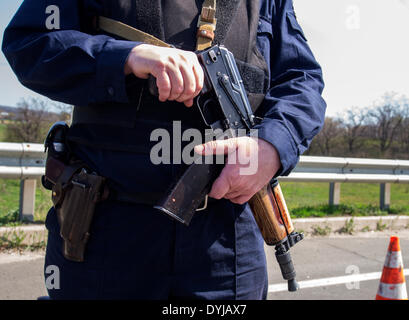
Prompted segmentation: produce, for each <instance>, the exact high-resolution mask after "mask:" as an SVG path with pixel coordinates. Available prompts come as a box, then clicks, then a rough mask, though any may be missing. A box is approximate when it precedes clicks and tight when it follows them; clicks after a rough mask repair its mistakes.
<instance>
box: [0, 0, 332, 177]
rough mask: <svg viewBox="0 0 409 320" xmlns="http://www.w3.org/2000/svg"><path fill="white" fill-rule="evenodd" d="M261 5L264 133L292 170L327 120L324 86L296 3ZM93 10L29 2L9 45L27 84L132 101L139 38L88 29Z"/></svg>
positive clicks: (71, 99) (266, 1)
mask: <svg viewBox="0 0 409 320" xmlns="http://www.w3.org/2000/svg"><path fill="white" fill-rule="evenodd" d="M79 3H81V5H79ZM260 3H261V4H260V21H259V29H258V38H257V44H258V48H259V50H260V52H261V53H262V54H263V55H264V57H265V59H266V61H267V63H268V65H269V67H270V84H271V86H270V90H269V91H268V93H267V96H266V98H265V100H264V103H263V104H262V106H261V108H262V112H261V113H262V114H263V115H264V121H263V122H262V123H261V124H260V125H259V126H258V129H259V132H258V134H259V137H260V138H263V139H265V140H267V141H269V142H270V143H272V144H273V145H274V146H275V148H276V149H277V150H278V153H279V155H280V159H281V164H282V168H281V170H280V171H279V172H278V174H280V175H287V174H289V173H290V171H291V170H292V169H293V168H294V167H295V165H296V164H297V161H298V159H299V156H300V155H301V154H302V153H303V152H304V151H305V150H306V149H307V148H308V146H309V144H310V142H311V140H312V138H313V137H314V136H315V135H316V134H317V133H318V132H319V130H320V128H321V127H322V125H323V120H324V114H325V108H326V105H325V102H324V100H323V99H322V97H321V93H322V90H323V86H324V84H323V78H322V72H321V68H320V66H319V64H318V63H317V61H316V60H315V58H314V56H313V54H312V52H311V50H310V48H309V46H308V44H307V41H306V39H305V36H304V34H303V31H302V29H301V27H300V26H299V24H298V23H297V20H296V16H295V13H294V9H293V4H292V1H291V0H262V1H261V2H260ZM49 5H56V6H58V8H59V10H60V17H61V20H60V28H61V29H60V30H51V31H50V30H48V29H47V28H46V24H45V21H46V18H47V16H48V15H47V13H46V8H47V7H48V6H49ZM92 10H94V11H95V10H98V1H96V0H87V1H83V2H80V1H72V0H53V1H47V0H25V1H24V3H23V4H22V6H21V8H20V9H19V10H18V12H17V13H16V15H15V16H14V18H13V20H12V21H11V22H10V24H9V26H8V27H7V29H6V31H5V33H4V41H3V48H2V49H3V52H4V54H5V56H6V57H7V59H8V61H9V63H10V65H11V66H12V68H13V70H14V72H15V73H16V75H17V77H18V79H19V80H20V81H21V83H22V84H23V85H25V86H26V87H28V88H30V89H32V90H34V91H36V92H38V93H40V94H43V95H45V96H47V97H49V98H51V99H54V100H57V101H62V102H65V103H68V104H73V105H81V106H85V105H88V104H91V103H98V102H106V101H114V102H120V103H126V102H128V96H127V93H126V88H125V77H124V74H123V69H124V63H125V60H126V58H127V56H128V54H129V52H130V50H131V49H132V48H133V47H134V46H135V45H136V44H137V43H134V42H129V41H122V40H116V39H113V38H112V37H109V36H106V35H90V34H87V33H84V32H82V30H83V29H82V28H83V21H82V20H81V19H84V17H86V15H87V11H92Z"/></svg>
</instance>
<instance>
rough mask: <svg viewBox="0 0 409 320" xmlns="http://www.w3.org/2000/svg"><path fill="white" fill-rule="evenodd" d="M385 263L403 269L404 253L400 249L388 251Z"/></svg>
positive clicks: (389, 266)
mask: <svg viewBox="0 0 409 320" xmlns="http://www.w3.org/2000/svg"><path fill="white" fill-rule="evenodd" d="M384 265H385V267H387V268H398V269H399V268H402V269H403V260H402V253H401V252H400V251H388V253H387V254H386V259H385V264H384Z"/></svg>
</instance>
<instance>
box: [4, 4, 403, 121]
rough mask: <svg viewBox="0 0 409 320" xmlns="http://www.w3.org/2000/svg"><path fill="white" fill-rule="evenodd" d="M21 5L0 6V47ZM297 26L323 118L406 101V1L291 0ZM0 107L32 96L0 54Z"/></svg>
mask: <svg viewBox="0 0 409 320" xmlns="http://www.w3.org/2000/svg"><path fill="white" fill-rule="evenodd" d="M22 2H23V1H22V0H0V43H1V41H2V38H3V32H4V29H5V27H6V26H7V24H8V22H9V21H10V20H11V18H12V16H13V14H14V13H15V12H16V10H17V8H18V7H19V5H20V4H21V3H22ZM294 7H295V11H296V14H297V18H298V21H299V23H300V25H301V26H302V28H303V30H304V33H305V35H306V37H307V39H308V42H309V44H310V47H311V49H312V51H313V53H314V55H315V57H316V58H317V60H318V62H319V63H320V64H321V66H322V69H323V73H324V80H325V83H326V86H325V89H324V93H323V96H324V99H325V100H326V101H327V105H328V108H327V115H328V116H337V115H339V114H341V113H342V112H343V111H345V110H346V109H349V108H364V107H370V106H371V105H373V103H374V102H375V101H377V100H379V99H380V98H381V97H382V96H383V95H384V94H385V93H386V92H396V93H397V94H398V95H406V96H407V97H409V80H408V79H409V76H408V74H409V41H408V40H409V36H408V31H409V0H331V1H329V0H294ZM0 84H1V85H0V105H7V106H15V105H16V104H17V103H18V101H19V100H20V99H21V98H22V97H30V96H37V94H35V93H34V92H32V91H30V90H29V89H26V88H24V87H23V86H22V85H21V84H20V83H19V82H18V81H17V79H16V77H15V75H14V73H13V72H12V70H11V69H10V67H9V66H8V64H7V61H6V59H5V57H4V55H3V53H0Z"/></svg>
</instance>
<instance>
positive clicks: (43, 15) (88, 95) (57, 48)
mask: <svg viewBox="0 0 409 320" xmlns="http://www.w3.org/2000/svg"><path fill="white" fill-rule="evenodd" d="M79 3H81V1H76V0H52V1H51V0H25V1H24V2H23V4H22V5H21V7H20V8H19V10H18V11H17V13H16V14H15V16H14V17H13V19H12V21H11V22H10V24H9V25H8V27H7V28H6V30H5V32H4V39H3V46H2V50H3V52H4V55H5V56H6V58H7V60H8V61H9V63H10V65H11V67H12V69H13V71H14V72H15V74H16V75H17V78H18V79H19V81H20V82H21V83H22V84H23V85H24V86H26V87H28V88H29V89H31V90H33V91H36V92H38V93H40V94H42V95H45V96H47V97H49V98H51V99H54V100H57V101H61V102H64V103H68V104H73V105H88V104H92V103H99V102H106V101H115V102H124V103H125V102H128V96H127V94H126V84H125V76H124V64H125V61H126V59H127V57H128V55H129V53H130V51H131V49H132V48H133V47H135V46H136V45H137V44H138V43H137V42H130V41H122V40H116V39H114V38H111V37H109V36H106V35H91V34H87V33H84V32H82V31H80V30H81V27H80V25H81V23H80V15H81V13H82V12H81V10H82V8H81V7H80V5H79ZM51 5H53V6H55V7H57V8H58V9H59V10H58V11H59V12H55V11H49V10H48V12H50V13H47V8H48V7H49V6H51ZM55 7H54V8H55ZM51 8H52V7H51ZM58 13H59V15H58ZM51 14H55V16H54V17H56V19H57V20H55V19H53V17H51ZM47 18H49V21H48V24H46V22H47ZM58 19H59V21H58ZM58 22H59V25H60V26H59V27H60V28H59V29H52V30H50V29H49V28H50V23H51V25H52V26H54V27H55V26H58Z"/></svg>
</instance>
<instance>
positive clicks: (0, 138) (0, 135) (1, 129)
mask: <svg viewBox="0 0 409 320" xmlns="http://www.w3.org/2000/svg"><path fill="white" fill-rule="evenodd" d="M5 137H6V125H5V124H4V123H0V142H4V140H5Z"/></svg>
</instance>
